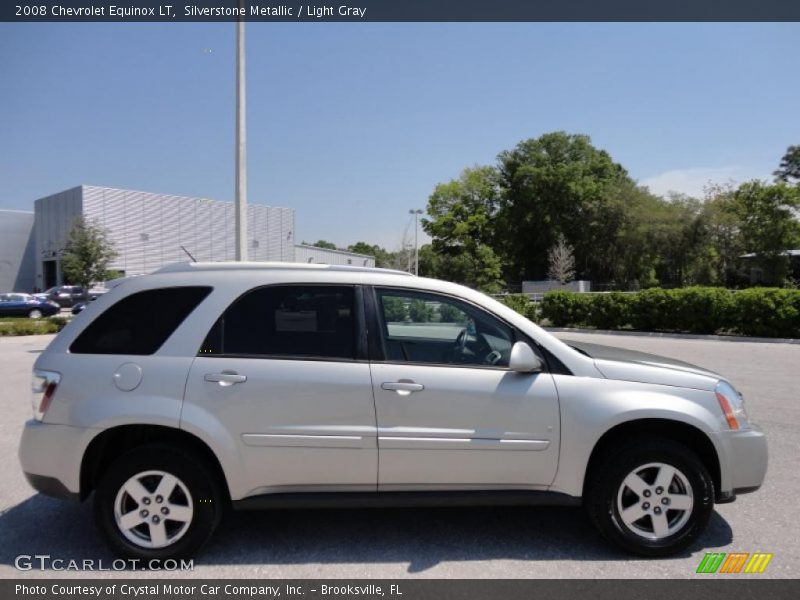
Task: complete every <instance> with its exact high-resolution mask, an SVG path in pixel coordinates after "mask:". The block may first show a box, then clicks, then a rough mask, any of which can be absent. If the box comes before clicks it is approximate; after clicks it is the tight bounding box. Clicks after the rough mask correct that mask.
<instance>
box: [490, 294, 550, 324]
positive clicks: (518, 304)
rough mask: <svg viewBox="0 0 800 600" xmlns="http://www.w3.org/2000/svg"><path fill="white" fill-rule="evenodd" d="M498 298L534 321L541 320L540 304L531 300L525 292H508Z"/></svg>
mask: <svg viewBox="0 0 800 600" xmlns="http://www.w3.org/2000/svg"><path fill="white" fill-rule="evenodd" d="M497 299H498V300H499V301H500V302H502V303H503V304H505V305H506V306H508V307H509V308H513V309H514V310H515V311H517V312H518V313H519V314H521V315H522V316H523V317H527V318H528V319H530V320H531V321H533V322H534V323H536V322H537V321H539V318H540V315H539V305H538V304H536V303H535V302H531V301H530V300H529V299H528V297H527V296H526V295H525V294H508V295H507V296H499V297H497Z"/></svg>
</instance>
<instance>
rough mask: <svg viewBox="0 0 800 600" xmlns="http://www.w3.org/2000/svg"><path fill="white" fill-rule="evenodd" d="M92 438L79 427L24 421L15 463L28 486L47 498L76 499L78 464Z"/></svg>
mask: <svg viewBox="0 0 800 600" xmlns="http://www.w3.org/2000/svg"><path fill="white" fill-rule="evenodd" d="M93 435H94V430H92V429H86V428H83V427H70V426H68V425H54V424H50V423H41V422H39V421H35V420H33V419H31V420H30V421H27V422H26V423H25V428H24V429H23V430H22V439H21V440H20V444H19V461H20V464H21V465H22V470H23V472H24V473H25V478H26V479H27V480H28V483H30V484H31V486H32V487H33V488H34V489H35V490H36V491H38V492H41V493H43V494H46V495H48V496H55V497H57V498H69V499H77V498H79V497H80V471H81V461H82V459H83V453H84V450H85V449H86V446H87V445H88V443H89V441H90V440H91V438H92V437H93Z"/></svg>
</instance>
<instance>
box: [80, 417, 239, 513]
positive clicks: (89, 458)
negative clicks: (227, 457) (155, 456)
mask: <svg viewBox="0 0 800 600" xmlns="http://www.w3.org/2000/svg"><path fill="white" fill-rule="evenodd" d="M156 442H161V443H169V444H176V445H178V446H181V447H183V448H186V449H188V450H189V451H191V452H192V453H194V454H196V455H198V456H200V457H201V458H202V459H205V460H206V462H207V463H208V465H209V466H210V467H211V468H212V470H213V472H214V473H215V474H216V476H217V477H218V479H219V482H220V484H221V485H222V489H223V491H224V494H225V497H226V498H227V499H228V500H229V499H230V491H229V488H228V481H227V478H226V477H225V472H224V470H223V469H222V465H221V464H220V461H219V459H218V458H217V456H216V454H215V453H214V451H213V450H211V448H210V447H209V446H208V445H207V444H206V443H205V442H204V441H203V440H201V439H200V438H199V437H197V436H195V435H193V434H191V433H189V432H187V431H185V430H182V429H177V428H174V427H167V426H164V425H150V424H133V425H118V426H116V427H112V428H110V429H106V430H105V431H103V432H101V433H100V434H98V435H97V436H95V437H94V438H93V439H92V441H91V442H89V445H88V446H87V447H86V450H85V452H84V453H83V458H82V460H81V470H80V499H81V500H85V499H86V498H87V497H88V496H89V494H91V492H92V491H93V490H94V489H95V487H96V485H97V482H98V480H99V479H100V477H101V476H102V475H103V473H105V472H106V470H107V469H108V468H109V467H110V466H111V464H112V463H113V462H114V461H115V460H116V459H117V458H119V457H120V456H122V455H123V454H125V453H126V452H128V451H130V450H133V449H134V448H138V447H140V446H143V445H145V444H150V443H156Z"/></svg>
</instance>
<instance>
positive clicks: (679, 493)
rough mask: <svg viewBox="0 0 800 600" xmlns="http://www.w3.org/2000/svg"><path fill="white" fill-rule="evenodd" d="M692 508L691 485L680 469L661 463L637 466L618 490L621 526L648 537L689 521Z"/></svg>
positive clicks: (666, 533) (661, 536)
mask: <svg viewBox="0 0 800 600" xmlns="http://www.w3.org/2000/svg"><path fill="white" fill-rule="evenodd" d="M693 508H694V496H693V493H692V486H691V484H690V483H689V480H688V478H687V477H686V475H684V473H683V472H681V471H680V470H679V469H677V468H675V467H674V466H672V465H669V464H666V463H662V462H652V463H647V464H645V465H642V466H640V467H636V468H635V469H634V470H632V471H631V472H630V473H628V475H627V476H626V477H625V478H624V479H623V480H622V483H621V484H620V487H619V491H618V493H617V512H618V513H619V517H620V521H621V525H622V526H623V527H625V528H626V529H628V530H629V531H630V532H632V533H634V534H636V535H638V536H640V537H643V538H646V539H649V540H662V539H664V538H667V537H669V536H671V535H674V534H675V533H677V532H678V531H680V530H681V528H683V526H684V525H686V523H687V522H688V521H689V518H690V517H691V515H692V509H693Z"/></svg>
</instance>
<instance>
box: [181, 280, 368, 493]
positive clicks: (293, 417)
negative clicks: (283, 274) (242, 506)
mask: <svg viewBox="0 0 800 600" xmlns="http://www.w3.org/2000/svg"><path fill="white" fill-rule="evenodd" d="M363 331H364V328H363V307H362V304H361V290H360V288H357V287H356V286H349V285H294V284H292V285H269V286H263V287H258V288H255V289H252V290H250V291H249V292H246V293H245V294H244V295H243V296H241V297H240V298H239V299H238V300H236V301H235V302H234V303H233V304H232V305H231V306H230V307H229V308H228V309H227V310H226V311H225V312H224V314H223V315H222V316H221V317H220V319H219V320H218V321H217V323H216V324H215V325H214V327H213V328H212V330H211V332H210V333H209V335H208V337H207V338H206V341H205V343H204V345H203V347H202V348H201V349H200V352H199V355H198V357H197V358H196V359H195V361H194V363H193V364H192V368H191V371H190V374H189V380H188V382H187V387H186V395H185V404H184V415H186V413H187V411H195V413H197V412H198V411H200V412H206V413H210V414H211V415H213V417H214V418H215V419H218V420H219V423H220V426H221V427H223V428H224V430H225V432H226V435H230V436H232V437H233V438H234V439H235V444H236V446H237V451H238V453H239V456H240V457H241V461H242V465H243V468H244V478H245V479H246V484H245V485H244V488H243V489H245V491H244V494H245V495H254V494H259V493H270V492H304V491H335V490H341V491H374V490H375V489H376V486H377V468H378V466H377V465H378V452H377V443H376V426H375V405H374V401H373V397H372V387H371V380H370V370H369V363H368V361H367V359H366V358H367V357H366V342H365V339H364V336H363Z"/></svg>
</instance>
